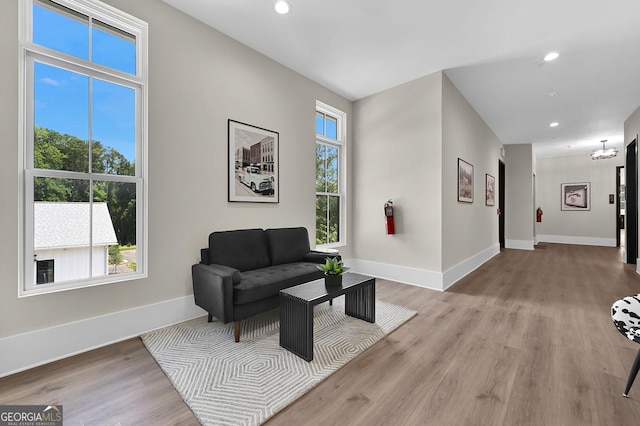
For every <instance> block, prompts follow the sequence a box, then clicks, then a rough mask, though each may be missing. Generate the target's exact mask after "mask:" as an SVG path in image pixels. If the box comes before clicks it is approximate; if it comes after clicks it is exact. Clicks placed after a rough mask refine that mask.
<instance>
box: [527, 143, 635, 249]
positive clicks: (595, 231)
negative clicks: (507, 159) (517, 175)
mask: <svg viewBox="0 0 640 426" xmlns="http://www.w3.org/2000/svg"><path fill="white" fill-rule="evenodd" d="M622 165H624V155H620V154H619V155H618V156H617V157H616V158H614V159H610V160H598V161H594V160H592V159H591V157H590V156H589V155H588V154H581V155H570V156H562V157H553V158H540V159H538V167H537V185H536V190H537V194H536V195H537V196H536V199H537V205H536V206H535V207H536V208H537V207H538V206H539V207H541V208H542V210H543V212H544V214H543V215H542V222H541V223H537V224H536V229H537V233H538V234H539V235H551V236H569V237H583V238H607V239H612V240H615V238H616V205H615V204H609V194H615V193H616V166H622ZM571 182H590V183H591V209H590V210H589V211H562V210H561V209H560V206H561V196H560V185H561V184H562V183H571Z"/></svg>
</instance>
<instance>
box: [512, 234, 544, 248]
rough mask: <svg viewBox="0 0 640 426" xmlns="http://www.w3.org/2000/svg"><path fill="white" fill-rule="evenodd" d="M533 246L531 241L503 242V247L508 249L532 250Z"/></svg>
mask: <svg viewBox="0 0 640 426" xmlns="http://www.w3.org/2000/svg"><path fill="white" fill-rule="evenodd" d="M538 237H540V236H538ZM533 246H534V244H533V240H505V242H504V247H505V248H508V249H516V250H533Z"/></svg>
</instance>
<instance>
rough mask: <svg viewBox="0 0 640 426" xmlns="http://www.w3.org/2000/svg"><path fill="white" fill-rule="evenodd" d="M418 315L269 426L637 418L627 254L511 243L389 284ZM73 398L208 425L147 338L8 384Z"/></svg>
mask: <svg viewBox="0 0 640 426" xmlns="http://www.w3.org/2000/svg"><path fill="white" fill-rule="evenodd" d="M377 293H378V298H379V299H382V300H386V301H388V302H391V303H396V304H400V305H403V306H407V307H409V308H411V309H414V310H416V311H418V315H417V316H415V317H414V318H413V319H411V320H410V321H409V322H408V323H406V324H405V325H403V326H402V327H400V328H399V329H398V330H396V331H395V332H393V333H392V334H391V335H389V336H387V337H386V338H385V339H383V340H382V341H380V342H379V343H377V344H376V345H374V346H373V347H372V348H370V349H369V350H367V351H366V352H365V353H363V354H362V355H360V356H358V357H357V358H355V359H354V360H353V361H352V362H350V363H349V364H347V365H346V366H345V367H343V368H342V369H340V370H339V371H338V372H336V373H335V374H333V375H332V376H331V377H329V378H328V379H327V380H325V381H324V382H322V383H321V384H320V385H318V386H317V387H315V388H314V389H312V390H311V391H310V392H308V393H307V394H306V395H304V396H303V397H302V398H300V399H299V400H298V401H296V402H295V403H294V404H292V405H290V406H289V407H287V408H286V409H285V410H283V411H282V412H280V413H279V414H277V415H276V416H275V417H274V418H272V419H271V421H269V422H268V424H269V426H274V425H302V424H304V425H309V424H341V425H342V424H344V425H418V424H428V425H436V426H439V425H565V426H568V425H581V426H582V425H636V424H640V378H638V383H636V386H635V387H634V388H632V389H631V393H630V397H631V398H630V399H625V398H623V397H622V391H623V388H624V385H625V383H626V379H627V375H628V372H629V369H630V367H631V364H632V363H633V360H634V357H635V354H636V352H637V350H638V349H640V345H637V344H635V343H633V342H630V341H628V340H627V339H625V338H624V337H623V336H622V335H620V334H619V333H618V332H617V331H616V329H615V327H614V326H613V324H612V322H611V318H610V313H609V311H610V307H611V304H612V303H613V302H614V301H615V300H617V299H619V298H621V297H623V296H627V295H631V294H638V293H640V276H639V275H637V274H636V273H635V265H623V264H622V263H621V262H620V251H619V250H618V249H614V248H605V247H587V246H568V245H559V244H545V245H543V247H542V248H539V249H536V250H535V251H533V252H530V251H518V250H504V251H503V252H502V253H500V254H499V255H498V256H496V257H494V258H493V259H492V260H491V261H489V262H488V263H486V264H485V265H484V266H482V267H481V268H480V269H478V270H477V271H475V272H473V273H472V274H470V275H469V276H467V277H466V278H464V279H463V280H461V281H460V282H458V283H457V284H456V285H455V286H453V287H452V288H451V289H450V290H449V291H447V292H444V293H441V292H436V291H431V290H426V289H422V288H418V287H414V286H408V285H402V284H397V283H391V282H388V281H384V280H378V285H377ZM50 403H60V404H63V406H64V414H65V424H67V425H75V424H83V425H115V424H118V423H121V424H122V425H141V424H142V425H147V424H153V425H191V424H197V421H196V420H195V418H194V417H193V415H192V414H191V412H190V410H189V409H188V407H187V406H186V405H185V404H184V403H183V402H182V400H181V398H180V396H179V395H178V394H177V392H176V391H175V390H174V389H173V387H172V386H171V384H170V383H169V381H168V380H167V379H166V377H165V376H164V374H163V373H162V371H161V370H160V368H159V367H158V366H157V365H156V364H155V361H154V360H153V358H151V356H150V355H149V354H148V353H147V351H146V349H145V348H144V346H143V345H142V343H141V342H140V340H139V339H131V340H128V341H125V342H122V343H118V344H115V345H111V346H109V347H105V348H102V349H98V350H94V351H91V352H88V353H85V354H82V355H78V356H75V357H72V358H68V359H65V360H62V361H58V362H55V363H52V364H49V365H46V366H42V367H39V368H35V369H33V370H29V371H27V372H24V373H19V374H15V375H13V376H9V377H6V378H3V379H0V404H50Z"/></svg>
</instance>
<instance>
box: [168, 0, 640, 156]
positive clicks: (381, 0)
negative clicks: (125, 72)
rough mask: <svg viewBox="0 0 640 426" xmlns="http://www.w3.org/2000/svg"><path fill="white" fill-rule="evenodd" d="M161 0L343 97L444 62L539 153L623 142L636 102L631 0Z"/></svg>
mask: <svg viewBox="0 0 640 426" xmlns="http://www.w3.org/2000/svg"><path fill="white" fill-rule="evenodd" d="M163 1H165V2H166V3H168V4H171V5H172V6H174V7H176V8H177V9H180V10H182V11H184V12H186V13H187V14H189V15H192V16H194V17H195V18H197V19H199V20H201V21H202V22H204V23H206V24H208V25H210V26H211V27H213V28H216V29H217V30H219V31H221V32H223V33H225V34H227V35H229V36H230V37H232V38H234V39H236V40H238V41H240V42H242V43H243V44H245V45H247V46H249V47H251V48H253V49H255V50H257V51H259V52H261V53H263V54H264V55H266V56H268V57H270V58H272V59H274V60H275V61H277V62H279V63H281V64H283V65H285V66H287V67H289V68H291V69H293V70H295V71H297V72H298V73H300V74H302V75H304V76H306V77H308V78H310V79H311V80H314V81H316V82H318V83H320V84H321V85H323V86H325V87H327V88H329V89H331V90H333V91H335V92H336V93H338V94H340V95H343V96H344V97H346V98H348V99H350V100H357V99H360V98H363V97H366V96H369V95H372V94H374V93H377V92H380V91H382V90H385V89H388V88H391V87H394V86H397V85H399V84H402V83H404V82H407V81H410V80H413V79H416V78H419V77H422V76H425V75H428V74H431V73H433V72H436V71H439V70H445V71H446V73H447V75H448V76H449V78H450V79H451V80H452V81H453V83H454V84H455V85H456V87H458V89H459V90H460V91H461V92H462V94H463V95H464V96H465V97H466V98H467V100H468V101H469V102H470V103H471V104H472V105H473V107H474V108H475V109H476V111H478V113H479V114H480V115H481V116H482V118H483V119H484V120H485V122H486V123H487V124H488V125H489V127H491V129H492V130H493V131H494V132H495V133H496V135H497V136H498V137H499V138H500V140H502V142H503V143H504V144H517V143H533V144H534V147H535V151H536V153H537V156H538V157H544V156H556V155H568V154H575V153H579V152H585V153H586V152H590V151H592V150H594V149H597V148H601V147H602V144H601V143H600V141H601V140H603V139H607V140H608V141H609V142H607V147H610V146H612V147H616V148H618V149H622V148H623V142H624V141H623V131H624V128H623V123H624V120H625V119H626V118H627V117H628V116H629V115H631V113H632V112H633V111H634V110H635V109H636V108H637V107H638V106H640V20H639V19H638V18H640V0H562V1H558V0H483V1H478V0H447V1H443V0H438V1H436V0H322V1H310V0H289V1H290V3H291V4H292V10H291V12H290V13H289V14H288V15H278V14H277V13H275V11H274V10H273V5H274V3H275V0H163ZM551 51H557V52H559V53H560V57H559V58H558V59H556V60H555V61H553V62H548V63H543V60H542V58H543V57H544V55H545V54H547V53H549V52H551ZM551 93H555V96H550V94H551ZM553 121H557V122H559V123H560V125H559V126H558V127H556V128H550V127H549V123H551V122H553ZM627 142H628V141H627ZM569 146H570V147H571V148H569Z"/></svg>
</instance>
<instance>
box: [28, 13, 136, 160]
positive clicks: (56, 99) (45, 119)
mask: <svg viewBox="0 0 640 426" xmlns="http://www.w3.org/2000/svg"><path fill="white" fill-rule="evenodd" d="M89 40H90V37H89V18H88V17H86V16H83V15H79V14H77V13H75V12H71V11H68V10H65V9H64V8H60V10H58V8H56V10H50V9H49V8H45V7H42V6H39V5H37V4H35V3H34V6H33V42H34V43H36V44H39V45H42V46H45V47H48V48H50V49H54V50H57V51H59V52H63V53H66V54H69V55H73V56H76V57H78V58H82V59H85V60H92V61H93V62H95V63H98V64H101V65H105V66H108V67H111V68H115V69H118V70H120V71H124V72H127V73H130V74H135V71H136V70H135V68H136V44H135V38H133V37H127V36H126V35H123V34H118V30H115V29H112V28H110V27H109V26H107V25H105V24H102V23H100V22H97V21H94V26H93V29H92V32H91V52H92V58H89ZM91 89H92V91H90V90H91ZM34 96H35V98H34V121H35V125H36V126H39V127H45V128H48V129H51V130H55V131H56V132H58V133H61V134H69V135H72V136H76V137H78V138H80V139H83V140H87V139H88V138H89V129H90V128H91V130H92V137H93V140H94V141H99V142H101V143H102V144H103V146H105V147H107V148H109V147H110V148H113V149H115V150H117V151H118V152H120V153H121V154H122V155H124V156H125V157H126V158H127V159H128V160H129V161H131V162H135V146H136V144H135V137H136V130H135V125H136V124H135V117H136V112H135V111H136V109H135V104H136V100H135V90H134V89H131V88H128V87H124V86H120V85H117V84H114V83H111V82H107V81H104V80H100V79H97V78H90V77H88V76H86V75H83V74H79V73H76V72H72V71H68V70H64V69H62V68H58V67H55V66H51V65H47V64H43V63H39V62H34ZM89 102H91V107H92V108H91V116H90V115H89ZM90 120H91V123H90ZM90 124H91V125H90Z"/></svg>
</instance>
